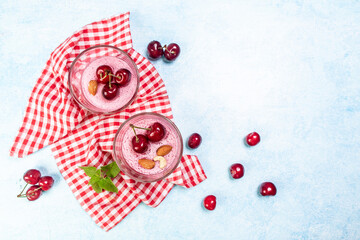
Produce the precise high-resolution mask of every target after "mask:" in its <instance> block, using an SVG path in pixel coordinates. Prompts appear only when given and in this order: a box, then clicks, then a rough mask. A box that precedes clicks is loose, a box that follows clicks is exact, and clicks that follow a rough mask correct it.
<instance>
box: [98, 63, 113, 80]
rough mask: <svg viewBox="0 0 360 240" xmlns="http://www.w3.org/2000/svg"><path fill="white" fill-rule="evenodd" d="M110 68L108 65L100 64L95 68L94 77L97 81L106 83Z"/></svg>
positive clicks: (108, 78)
mask: <svg viewBox="0 0 360 240" xmlns="http://www.w3.org/2000/svg"><path fill="white" fill-rule="evenodd" d="M112 73H113V72H112V69H111V67H109V66H108V65H102V66H100V67H98V68H97V69H96V77H97V81H98V82H99V83H108V82H109V81H110V79H111V76H110V74H112Z"/></svg>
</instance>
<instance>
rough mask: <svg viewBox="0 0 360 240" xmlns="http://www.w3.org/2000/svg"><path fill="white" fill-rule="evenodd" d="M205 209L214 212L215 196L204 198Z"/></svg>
mask: <svg viewBox="0 0 360 240" xmlns="http://www.w3.org/2000/svg"><path fill="white" fill-rule="evenodd" d="M203 204H204V207H205V208H206V209H207V210H210V211H212V210H214V209H215V207H216V197H215V196H214V195H208V196H206V197H205V198H204V203H203Z"/></svg>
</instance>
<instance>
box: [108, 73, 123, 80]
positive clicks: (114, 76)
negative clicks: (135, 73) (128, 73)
mask: <svg viewBox="0 0 360 240" xmlns="http://www.w3.org/2000/svg"><path fill="white" fill-rule="evenodd" d="M109 76H112V77H116V78H118V79H120V80H121V77H119V76H115V75H114V74H111V73H109Z"/></svg>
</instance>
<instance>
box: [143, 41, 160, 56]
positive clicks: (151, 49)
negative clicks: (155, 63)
mask: <svg viewBox="0 0 360 240" xmlns="http://www.w3.org/2000/svg"><path fill="white" fill-rule="evenodd" d="M147 51H148V55H149V58H150V59H152V60H156V59H159V58H160V57H161V56H162V55H163V47H162V46H161V44H160V43H159V42H158V41H155V40H154V41H151V42H150V43H149V44H148V46H147Z"/></svg>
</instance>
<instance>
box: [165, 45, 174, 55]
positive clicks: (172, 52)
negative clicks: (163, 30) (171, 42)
mask: <svg viewBox="0 0 360 240" xmlns="http://www.w3.org/2000/svg"><path fill="white" fill-rule="evenodd" d="M163 48H165V51H168V52H169V53H171V54H175V52H174V51H169V49H167V46H166V45H165V46H164V47H163Z"/></svg>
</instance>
